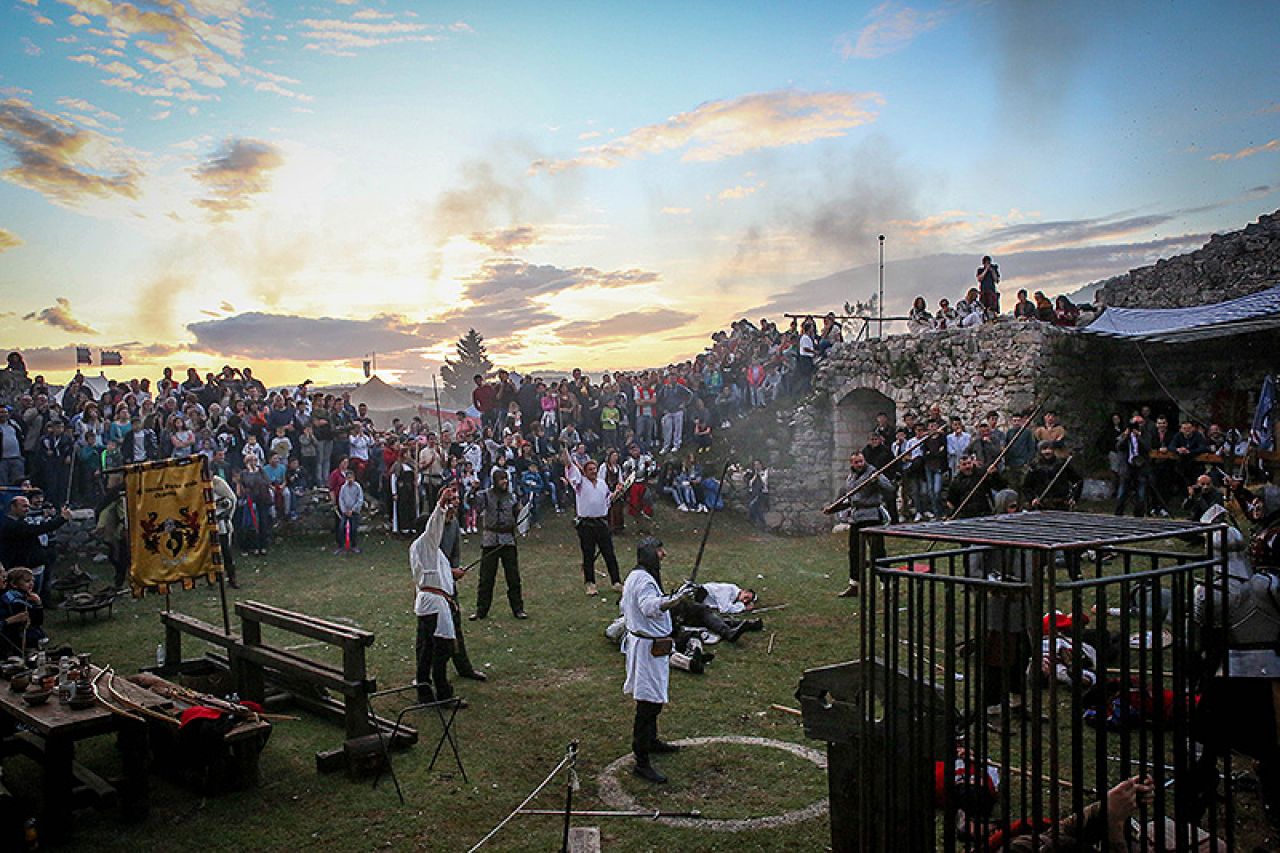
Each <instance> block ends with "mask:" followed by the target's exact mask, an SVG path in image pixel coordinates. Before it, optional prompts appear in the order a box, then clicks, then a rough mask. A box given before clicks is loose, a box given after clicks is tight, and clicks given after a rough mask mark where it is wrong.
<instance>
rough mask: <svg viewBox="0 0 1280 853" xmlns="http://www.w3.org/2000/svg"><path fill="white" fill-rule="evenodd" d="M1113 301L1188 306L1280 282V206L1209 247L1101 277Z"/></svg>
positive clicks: (1128, 304)
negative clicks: (1114, 275) (1118, 273)
mask: <svg viewBox="0 0 1280 853" xmlns="http://www.w3.org/2000/svg"><path fill="white" fill-rule="evenodd" d="M1098 284H1101V285H1102V297H1103V301H1104V302H1105V303H1106V304H1107V305H1117V306H1121V307H1126V308H1184V307H1187V306H1190V305H1209V304H1212V303H1214V302H1225V301H1226V300H1228V299H1236V298H1238V297H1241V296H1247V295H1248V294H1250V293H1257V292H1258V291H1259V290H1266V289H1267V288H1268V287H1271V286H1273V285H1275V284H1280V211H1276V212H1275V213H1271V214H1266V215H1264V216H1262V217H1260V218H1259V219H1258V221H1257V222H1254V223H1253V224H1251V225H1249V226H1247V227H1246V228H1244V229H1243V230H1241V231H1233V232H1231V233H1230V234H1214V235H1213V237H1212V238H1210V240H1209V242H1208V243H1206V244H1205V245H1204V247H1203V248H1200V249H1197V250H1196V251H1194V252H1190V253H1188V254H1185V255H1178V256H1177V257H1173V258H1164V259H1161V260H1159V261H1157V262H1156V263H1154V264H1152V265H1151V266H1146V267H1140V268H1138V269H1134V270H1129V272H1127V273H1125V274H1124V275H1119V276H1116V277H1114V278H1109V279H1107V280H1105V281H1102V282H1098Z"/></svg>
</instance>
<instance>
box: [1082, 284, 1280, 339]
mask: <svg viewBox="0 0 1280 853" xmlns="http://www.w3.org/2000/svg"><path fill="white" fill-rule="evenodd" d="M1277 328H1280V285H1276V286H1273V287H1271V288H1269V289H1267V290H1263V291H1260V292H1258V293H1251V294H1249V295H1248V296H1241V297H1240V298H1239V299H1231V300H1228V301H1226V302H1219V303H1217V304H1216V305H1196V306H1193V307H1191V308H1108V309H1107V310H1105V311H1103V312H1102V314H1101V316H1099V317H1098V319H1096V320H1094V321H1093V322H1092V323H1090V324H1089V325H1088V326H1085V327H1084V328H1082V329H1081V331H1082V332H1084V333H1086V334H1089V335H1100V336H1102V337H1107V338H1122V339H1125V340H1136V341H1151V342H1153V343H1165V344H1174V343H1186V342H1188V341H1199V340H1206V339H1209V338H1222V337H1228V336H1231V335H1243V334H1246V333H1249V332H1260V331H1265V330H1267V329H1277Z"/></svg>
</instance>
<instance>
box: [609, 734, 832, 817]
mask: <svg viewBox="0 0 1280 853" xmlns="http://www.w3.org/2000/svg"><path fill="white" fill-rule="evenodd" d="M672 743H674V744H676V745H677V746H683V747H691V746H705V745H706V744H711V743H730V744H737V745H739V746H767V747H769V748H770V749H780V750H782V751H783V752H789V753H791V754H792V755H795V756H797V757H799V758H803V759H805V760H806V761H810V762H812V763H813V764H814V766H816V767H818V768H819V769H821V770H826V769H827V757H826V756H825V755H823V754H822V753H821V752H820V751H818V750H816V749H812V748H811V747H807V746H802V745H801V744H798V743H790V742H789V741H785V740H774V739H773V738H766V737H743V736H739V735H723V736H720V737H691V738H685V739H684V740H677V741H672ZM634 762H635V758H634V757H633V756H631V755H624V756H622V757H621V758H619V759H617V760H615V761H614V762H613V763H611V764H610V765H609V766H607V767H605V768H604V769H603V770H601V771H600V799H601V800H603V801H604V802H605V803H606V804H607V805H608V806H609V807H610V808H614V809H619V810H621V811H631V810H637V811H643V810H644V809H645V808H646V807H645V806H642V805H641V804H640V803H639V802H637V801H636V800H635V799H634V798H633V797H632V796H631V795H630V794H628V793H627V792H626V791H624V790H623V789H622V784H621V783H620V782H619V781H618V773H619V772H620V771H622V770H624V769H628V770H629V769H630V768H631V767H632V765H633V764H634ZM827 809H828V800H827V798H826V797H824V798H822V799H821V800H818V801H816V802H813V803H810V804H809V805H807V806H805V807H804V808H801V809H794V810H792V811H789V812H783V813H782V814H776V815H765V816H764V817H752V818H742V819H740V820H713V819H710V818H684V817H660V818H657V822H658V823H661V824H665V825H666V826H676V827H681V828H684V829H705V830H710V831H711V832H748V831H751V830H755V829H774V828H776V827H779V826H789V825H791V824H793V823H801V822H803V821H806V820H812V819H813V818H816V817H821V816H822V815H824V814H826V812H827Z"/></svg>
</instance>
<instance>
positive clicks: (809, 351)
mask: <svg viewBox="0 0 1280 853" xmlns="http://www.w3.org/2000/svg"><path fill="white" fill-rule="evenodd" d="M797 350H798V351H799V353H800V357H801V358H813V338H811V337H809V335H808V334H804V335H801V336H800V343H799V345H798V347H797Z"/></svg>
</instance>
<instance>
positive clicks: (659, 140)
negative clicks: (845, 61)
mask: <svg viewBox="0 0 1280 853" xmlns="http://www.w3.org/2000/svg"><path fill="white" fill-rule="evenodd" d="M882 103H883V99H882V98H881V97H880V96H879V95H876V94H874V93H870V92H798V91H793V90H787V91H780V92H762V93H757V94H751V95H743V96H742V97H739V98H733V99H730V100H725V101H709V102H707V103H705V104H701V105H700V106H698V107H696V108H695V109H693V110H691V111H689V112H684V113H680V114H679V115H675V116H672V117H671V118H669V119H667V120H666V121H663V122H659V123H657V124H650V125H645V126H644V127H639V128H636V129H635V130H633V131H631V132H630V133H628V134H626V135H625V136H622V137H619V138H618V139H615V140H613V141H611V142H607V143H604V144H603V145H595V146H591V147H588V148H582V149H580V150H579V151H578V154H577V156H576V157H572V158H569V159H566V160H545V159H543V160H537V161H535V162H534V163H533V165H532V166H531V170H532V171H534V172H548V173H551V174H555V173H558V172H564V171H567V170H569V169H577V168H582V167H587V166H591V167H595V168H600V169H613V168H617V167H618V166H619V165H621V164H622V162H623V161H625V160H636V159H639V158H641V157H644V156H646V155H652V154H661V153H665V152H669V151H681V150H683V152H684V153H683V154H682V155H681V158H680V159H681V160H683V161H685V162H711V161H715V160H723V159H726V158H728V157H736V156H738V155H740V154H746V153H747V152H749V151H756V150H758V149H761V148H781V147H784V146H789V145H805V144H808V143H810V142H814V141H816V140H819V139H830V138H833V137H839V136H844V135H845V134H846V133H847V132H848V131H849V130H852V129H853V128H855V127H858V126H860V125H864V124H869V123H871V122H873V121H875V119H876V113H875V112H874V111H872V110H871V109H870V107H873V106H878V105H880V104H882Z"/></svg>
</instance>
